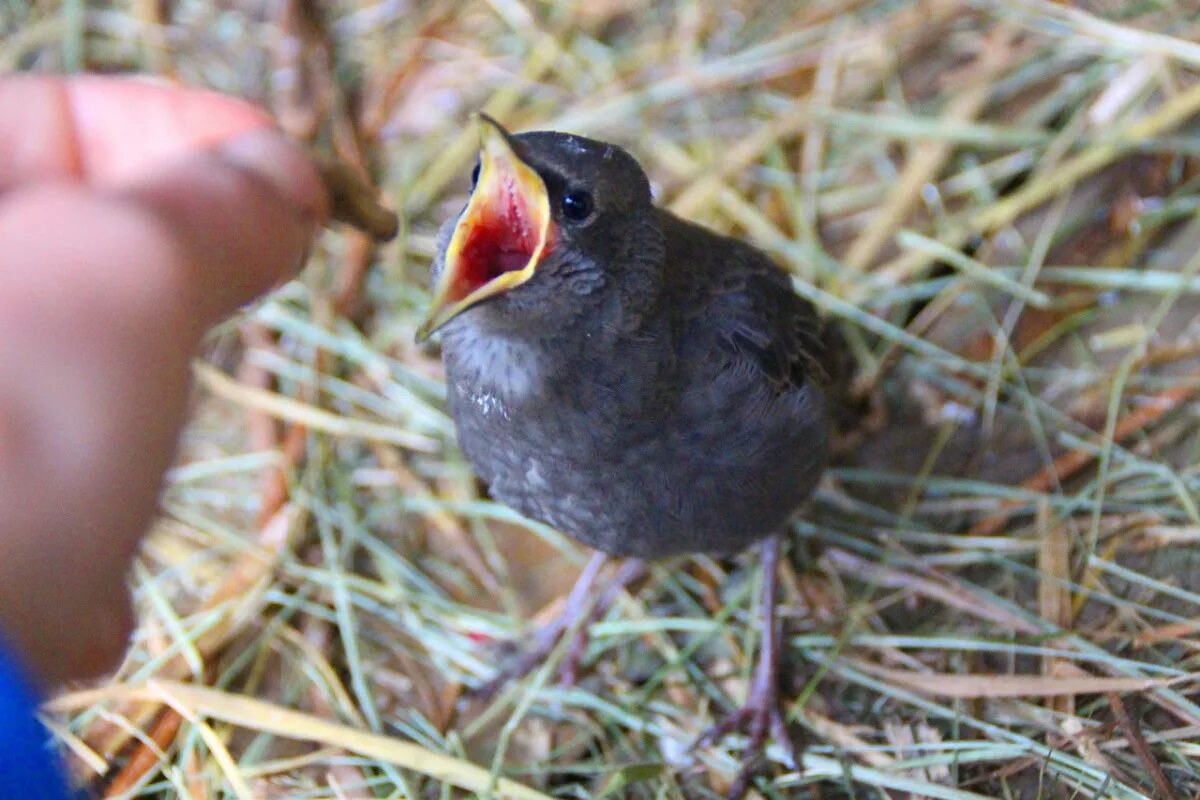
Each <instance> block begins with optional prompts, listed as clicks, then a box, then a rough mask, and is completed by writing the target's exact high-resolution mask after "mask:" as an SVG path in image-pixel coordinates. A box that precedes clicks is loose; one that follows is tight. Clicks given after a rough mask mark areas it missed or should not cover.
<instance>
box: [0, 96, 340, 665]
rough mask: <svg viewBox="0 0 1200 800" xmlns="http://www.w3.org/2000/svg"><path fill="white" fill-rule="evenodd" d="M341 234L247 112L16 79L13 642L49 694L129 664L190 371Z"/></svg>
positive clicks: (1, 388)
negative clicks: (137, 602)
mask: <svg viewBox="0 0 1200 800" xmlns="http://www.w3.org/2000/svg"><path fill="white" fill-rule="evenodd" d="M325 213H326V199H325V194H324V190H323V189H322V187H321V183H320V180H319V178H318V176H317V174H316V172H315V171H314V169H313V167H312V164H311V163H310V162H309V160H308V158H307V157H306V156H305V155H304V153H303V152H302V151H301V150H300V149H299V148H297V147H296V146H294V145H292V144H290V143H289V142H287V140H286V139H284V137H283V136H282V135H281V134H279V133H277V132H274V131H273V130H272V123H271V120H270V119H269V118H268V117H267V116H266V115H265V114H264V113H263V112H262V111H260V110H257V109H255V108H254V107H252V106H250V105H248V104H246V103H243V102H241V101H238V100H234V99H231V98H228V97H223V96H220V95H216V94H212V93H208V92H202V91H196V90H187V89H178V88H169V87H164V86H159V85H151V84H147V83H143V82H137V81H132V80H123V79H113V78H101V77H81V78H74V79H62V78H53V77H31V76H25V77H12V78H5V79H2V80H0V556H2V557H0V636H3V637H4V638H6V639H8V640H9V641H10V642H12V643H13V645H14V646H15V647H16V649H17V651H18V653H19V654H20V655H22V656H24V657H25V659H26V661H27V663H28V665H29V666H30V667H31V668H32V670H33V672H34V674H35V676H36V677H37V678H38V679H39V680H40V681H41V682H42V683H43V685H46V686H51V685H55V684H57V683H60V682H61V681H63V680H67V679H70V678H78V677H85V676H90V675H96V674H98V673H101V672H102V671H104V670H106V669H110V668H111V667H112V666H113V665H114V662H115V661H116V659H118V658H119V657H120V656H121V654H122V653H123V651H124V649H125V646H126V644H127V642H128V637H129V633H130V630H131V627H132V613H131V609H130V603H129V598H128V591H127V589H126V586H125V580H124V577H125V574H126V570H127V569H128V566H129V561H130V559H131V558H132V556H133V554H134V552H135V550H136V547H137V544H138V542H139V540H140V538H141V536H142V534H143V532H144V531H145V529H146V526H147V524H148V523H149V521H150V519H151V517H152V515H153V513H154V510H155V507H156V500H157V495H158V490H159V485H160V481H161V477H162V474H163V471H164V470H165V469H166V467H167V466H168V465H169V463H170V461H171V458H172V455H173V452H174V447H175V442H176V437H177V435H178V432H179V429H180V427H181V425H182V424H183V421H184V414H185V409H186V402H187V394H188V381H189V369H188V364H189V361H190V359H191V356H192V354H193V351H194V349H195V347H196V345H197V343H198V341H199V339H200V337H201V335H202V334H203V333H204V331H205V330H206V329H207V328H208V327H209V326H211V325H212V324H213V323H215V322H217V321H218V320H220V319H222V318H223V317H226V316H228V315H230V314H232V313H234V312H235V311H236V310H237V309H238V307H239V306H241V305H243V304H244V303H246V302H247V301H249V300H251V299H252V298H253V297H254V296H255V295H257V294H259V293H261V292H263V291H266V290H267V289H269V288H270V287H272V286H274V285H276V284H277V283H279V282H280V281H281V280H283V279H284V278H286V277H287V276H288V275H290V274H291V271H292V270H294V269H295V268H297V267H298V266H299V262H300V260H301V259H302V257H303V254H304V252H305V249H306V247H307V245H308V243H309V240H310V238H311V236H312V235H313V233H314V231H315V230H316V227H317V226H318V225H319V224H320V222H321V221H322V220H323V218H324V216H325Z"/></svg>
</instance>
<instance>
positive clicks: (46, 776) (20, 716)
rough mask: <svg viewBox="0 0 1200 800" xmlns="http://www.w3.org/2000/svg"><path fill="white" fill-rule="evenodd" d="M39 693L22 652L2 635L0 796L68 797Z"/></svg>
mask: <svg viewBox="0 0 1200 800" xmlns="http://www.w3.org/2000/svg"><path fill="white" fill-rule="evenodd" d="M37 707H38V694H37V692H36V691H35V690H34V688H33V681H32V680H30V678H29V676H28V675H27V674H26V672H25V669H24V666H23V665H22V664H21V663H20V659H19V657H18V654H17V653H16V652H14V651H13V650H12V648H10V647H9V646H8V644H7V642H6V641H5V640H4V637H3V636H0V800H67V798H68V797H69V796H70V795H69V794H68V792H67V782H66V776H65V775H64V773H63V769H62V763H61V761H60V760H59V756H58V753H57V751H56V750H55V749H54V746H53V744H52V743H51V741H50V733H49V731H47V730H46V728H45V727H44V726H43V725H42V724H41V723H40V722H38V719H37V716H35V715H36V713H37Z"/></svg>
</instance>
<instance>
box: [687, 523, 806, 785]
mask: <svg viewBox="0 0 1200 800" xmlns="http://www.w3.org/2000/svg"><path fill="white" fill-rule="evenodd" d="M762 567H763V587H762V646H761V649H760V651H759V654H758V663H757V665H756V666H755V669H754V681H753V683H752V684H751V685H750V692H749V695H748V696H747V697H746V702H745V703H744V704H743V705H742V707H741V708H739V709H737V710H736V711H734V712H733V713H731V714H730V715H729V716H727V717H726V718H725V719H723V720H722V721H720V722H718V723H717V724H715V725H713V726H712V727H711V728H709V729H708V730H707V731H705V732H704V734H703V735H702V736H701V737H700V739H699V740H697V742H696V746H703V745H709V744H712V743H714V742H716V741H718V740H720V739H721V738H722V737H724V736H726V735H727V734H729V733H732V732H733V731H735V730H744V731H745V732H746V734H747V735H748V736H749V741H747V743H746V748H745V750H743V751H742V768H741V770H740V771H739V772H738V775H737V778H735V779H734V781H733V784H732V785H731V786H730V787H729V794H728V796H729V797H730V798H740V797H741V796H742V795H744V794H745V793H746V789H747V788H749V785H750V779H751V778H752V777H753V775H754V769H755V768H756V767H757V766H758V762H759V760H760V757H761V756H762V753H763V748H764V746H765V745H766V741H767V733H768V731H769V730H772V729H773V730H774V732H775V735H776V737H777V738H778V739H779V742H780V744H782V745H783V746H784V747H785V748H786V749H787V752H788V757H789V758H790V759H791V761H792V764H793V765H794V766H796V767H798V766H799V755H800V753H799V749H798V748H797V747H796V744H795V742H793V741H792V738H791V736H790V735H789V733H788V730H787V724H786V721H785V718H784V713H783V708H782V705H781V701H780V697H779V629H778V625H777V624H776V614H775V603H776V596H775V595H776V587H777V586H778V584H779V536H772V537H771V538H769V539H767V540H766V541H765V542H763V544H762Z"/></svg>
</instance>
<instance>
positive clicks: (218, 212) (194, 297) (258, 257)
mask: <svg viewBox="0 0 1200 800" xmlns="http://www.w3.org/2000/svg"><path fill="white" fill-rule="evenodd" d="M109 191H112V192H114V193H115V194H116V195H117V196H118V197H120V198H123V199H125V200H127V201H129V202H132V203H134V204H136V205H137V206H139V207H140V208H141V209H142V210H143V211H146V212H148V213H149V214H150V215H151V216H152V217H154V218H155V219H156V220H157V221H158V222H159V223H160V224H161V225H162V226H163V227H164V228H165V229H166V233H168V234H169V236H170V237H171V238H172V239H174V241H175V242H176V244H177V246H178V247H179V249H180V251H181V252H180V255H181V256H182V258H180V260H179V268H180V269H182V270H183V271H184V274H183V275H181V276H179V277H180V278H181V281H180V282H179V285H181V286H182V287H183V288H184V290H185V292H186V293H187V296H188V300H189V302H191V303H192V307H193V309H194V311H195V313H196V315H197V318H198V321H199V322H201V323H202V324H205V325H207V324H210V323H212V322H215V321H217V320H219V319H222V318H224V317H226V316H228V315H230V314H232V313H233V312H235V311H236V310H237V309H238V308H239V307H240V306H242V305H244V304H245V303H247V302H249V301H250V300H252V299H254V297H256V296H257V295H259V294H261V293H262V292H264V291H266V290H268V289H270V288H271V287H272V286H275V285H277V284H278V283H279V282H280V281H282V280H284V279H286V278H287V277H289V276H290V275H291V274H292V272H294V271H295V270H296V269H297V268H298V267H299V266H300V263H301V261H302V259H303V257H304V255H305V253H306V251H307V248H308V246H309V244H310V241H311V239H312V236H313V234H314V233H315V232H316V230H317V228H318V226H319V225H321V224H322V222H323V221H324V219H325V217H326V215H327V213H328V212H327V198H326V194H325V190H324V187H323V185H322V183H321V180H320V177H319V176H318V174H317V171H316V168H315V167H314V165H313V164H312V162H311V160H310V159H309V158H308V156H307V155H306V154H305V153H304V151H303V150H301V149H300V148H299V147H298V146H297V145H296V144H294V143H293V142H291V141H290V140H288V139H287V138H286V137H285V136H283V134H281V133H279V132H277V131H275V130H272V129H261V130H257V131H252V132H250V133H244V134H241V135H239V136H237V137H235V138H232V139H230V140H228V141H226V142H223V143H221V144H220V145H217V146H215V147H212V148H210V149H207V150H203V151H200V152H197V153H194V154H191V155H188V156H185V157H183V158H181V159H178V160H175V161H173V162H171V163H169V164H165V165H163V166H162V167H160V168H158V169H156V170H154V171H153V172H150V173H148V174H142V175H139V176H137V177H135V178H133V179H131V180H130V181H129V182H128V183H126V184H124V185H119V186H116V187H111V188H110V189H109Z"/></svg>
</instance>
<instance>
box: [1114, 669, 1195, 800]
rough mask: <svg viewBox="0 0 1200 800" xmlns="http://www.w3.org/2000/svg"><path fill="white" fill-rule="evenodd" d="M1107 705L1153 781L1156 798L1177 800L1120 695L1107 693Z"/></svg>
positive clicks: (1139, 727) (1177, 797)
mask: <svg viewBox="0 0 1200 800" xmlns="http://www.w3.org/2000/svg"><path fill="white" fill-rule="evenodd" d="M1108 704H1109V705H1110V706H1111V707H1112V711H1113V716H1115V717H1116V718H1117V725H1119V726H1120V727H1121V731H1122V732H1124V734H1125V738H1126V739H1128V740H1129V746H1130V747H1132V748H1133V752H1134V754H1135V755H1136V756H1137V757H1138V760H1139V761H1141V762H1142V766H1144V767H1145V768H1146V772H1148V773H1149V774H1150V779H1151V780H1152V781H1154V789H1155V791H1156V793H1157V794H1158V796H1159V797H1161V798H1163V800H1179V796H1178V795H1177V794H1175V790H1174V788H1172V786H1171V782H1170V781H1169V780H1167V776H1166V775H1165V774H1163V771H1162V767H1161V766H1159V764H1158V761H1156V760H1155V758H1154V754H1153V753H1152V752H1150V745H1149V744H1147V743H1146V737H1144V736H1142V729H1141V726H1139V725H1137V724H1136V723H1135V722H1134V721H1133V719H1132V718H1131V717H1130V716H1129V712H1128V711H1126V710H1125V703H1124V702H1123V701H1122V700H1121V695H1119V694H1117V693H1116V692H1109V693H1108Z"/></svg>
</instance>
